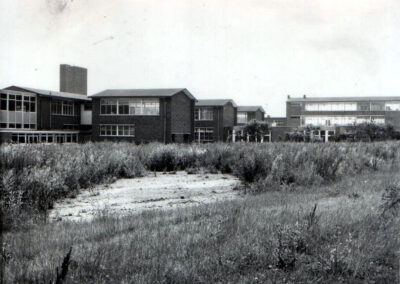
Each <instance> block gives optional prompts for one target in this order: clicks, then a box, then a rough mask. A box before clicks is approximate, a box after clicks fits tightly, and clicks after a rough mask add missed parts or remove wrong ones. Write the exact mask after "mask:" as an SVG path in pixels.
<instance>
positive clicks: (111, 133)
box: [99, 124, 136, 137]
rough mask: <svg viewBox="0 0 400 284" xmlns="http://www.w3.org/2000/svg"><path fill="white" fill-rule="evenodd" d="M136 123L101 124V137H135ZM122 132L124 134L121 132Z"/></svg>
mask: <svg viewBox="0 0 400 284" xmlns="http://www.w3.org/2000/svg"><path fill="white" fill-rule="evenodd" d="M135 130H136V129H135V125H134V124H100V125H99V136H100V137H135V132H136V131H135ZM120 133H122V134H120Z"/></svg>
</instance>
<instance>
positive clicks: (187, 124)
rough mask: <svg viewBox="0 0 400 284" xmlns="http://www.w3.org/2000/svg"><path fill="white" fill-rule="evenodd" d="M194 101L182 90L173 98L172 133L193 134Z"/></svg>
mask: <svg viewBox="0 0 400 284" xmlns="http://www.w3.org/2000/svg"><path fill="white" fill-rule="evenodd" d="M192 103H193V100H191V99H190V98H189V97H188V96H186V95H185V94H184V93H182V92H180V93H178V94H176V95H174V96H172V98H171V114H172V115H171V133H172V134H189V135H192V134H193V131H192V129H193V119H194V118H193V112H192Z"/></svg>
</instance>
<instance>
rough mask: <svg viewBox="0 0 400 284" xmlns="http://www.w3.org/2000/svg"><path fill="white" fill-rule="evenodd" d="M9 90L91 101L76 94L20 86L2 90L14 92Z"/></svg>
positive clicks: (84, 96)
mask: <svg viewBox="0 0 400 284" xmlns="http://www.w3.org/2000/svg"><path fill="white" fill-rule="evenodd" d="M11 88H17V89H20V90H22V91H27V92H31V93H35V94H39V95H42V96H49V97H60V98H69V99H76V100H83V101H91V100H92V99H91V98H89V97H88V96H86V95H82V94H76V93H67V92H57V91H50V90H43V89H36V88H27V87H20V86H10V87H7V88H4V89H3V90H6V91H8V89H10V90H9V91H15V90H12V89H11Z"/></svg>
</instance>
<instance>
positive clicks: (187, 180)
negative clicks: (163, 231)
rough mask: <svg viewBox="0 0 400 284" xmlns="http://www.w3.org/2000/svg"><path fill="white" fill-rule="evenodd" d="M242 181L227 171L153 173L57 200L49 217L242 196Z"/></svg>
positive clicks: (74, 217)
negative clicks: (239, 192) (217, 172)
mask: <svg viewBox="0 0 400 284" xmlns="http://www.w3.org/2000/svg"><path fill="white" fill-rule="evenodd" d="M239 183H240V181H239V180H238V179H237V178H235V177H233V176H231V175H225V174H187V173H186V172H177V173H175V174H170V173H166V174H163V173H156V174H154V173H150V174H149V175H148V176H146V177H142V178H134V179H120V180H117V181H116V182H114V183H112V184H110V185H106V186H104V185H100V186H97V187H95V188H94V189H91V190H85V191H82V192H81V193H80V194H79V195H78V196H77V197H76V198H73V199H65V200H62V201H60V202H58V203H56V204H55V206H54V209H53V210H51V211H50V214H49V218H50V220H60V219H64V220H65V219H67V220H76V221H79V220H88V219H91V218H93V217H94V216H95V215H96V214H98V213H99V212H101V211H107V212H109V213H111V214H113V213H118V214H127V213H131V212H140V211H142V210H146V209H170V208H176V207H183V206H192V205H198V204H207V203H212V202H216V201H223V200H230V199H234V198H237V197H238V196H239V195H238V193H237V192H234V191H233V188H234V187H235V186H236V185H237V184H239Z"/></svg>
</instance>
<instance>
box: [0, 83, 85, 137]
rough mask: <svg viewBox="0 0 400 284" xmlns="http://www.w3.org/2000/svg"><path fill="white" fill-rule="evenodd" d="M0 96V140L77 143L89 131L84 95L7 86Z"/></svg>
mask: <svg viewBox="0 0 400 284" xmlns="http://www.w3.org/2000/svg"><path fill="white" fill-rule="evenodd" d="M0 96H1V108H0V118H1V120H0V141H1V142H18V143H38V142H46V143H52V142H60V143H63V142H78V141H82V139H83V137H84V136H85V135H89V134H90V133H88V132H89V131H90V124H89V123H90V118H91V113H90V111H89V112H87V111H86V110H85V105H88V104H90V103H91V102H90V101H91V100H90V98H88V97H87V96H85V95H80V94H72V93H65V92H54V91H47V90H40V89H33V88H25V87H18V86H10V87H8V88H5V89H2V90H0Z"/></svg>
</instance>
